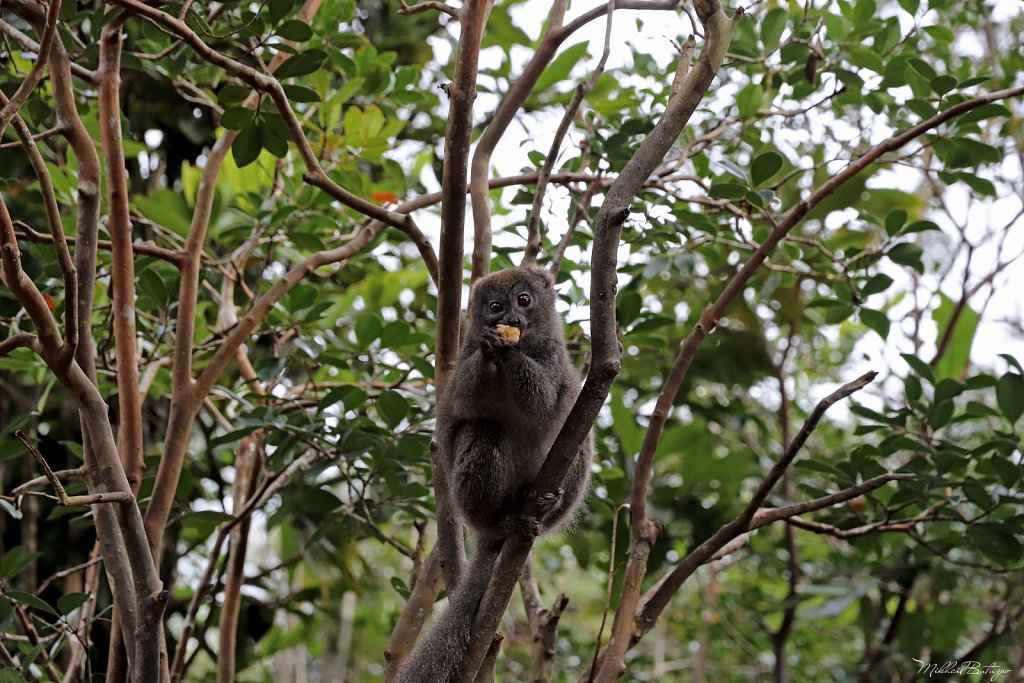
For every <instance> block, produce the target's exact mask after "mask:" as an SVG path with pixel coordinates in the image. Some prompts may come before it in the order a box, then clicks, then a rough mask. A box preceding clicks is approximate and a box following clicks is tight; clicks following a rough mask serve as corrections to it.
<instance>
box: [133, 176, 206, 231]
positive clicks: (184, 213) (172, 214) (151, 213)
mask: <svg viewBox="0 0 1024 683" xmlns="http://www.w3.org/2000/svg"><path fill="white" fill-rule="evenodd" d="M132 201H133V202H134V204H135V208H137V209H138V210H139V213H141V214H142V215H143V216H145V217H146V218H148V219H149V220H151V221H153V222H154V223H156V224H158V225H162V226H163V227H165V228H167V229H168V230H171V231H172V232H175V233H177V234H179V235H182V236H185V235H187V234H188V229H189V226H190V225H191V223H192V209H191V208H189V206H188V203H187V202H186V201H185V197H184V195H182V193H181V192H175V191H173V190H168V189H166V188H161V189H159V190H155V191H154V192H152V193H151V194H149V195H148V196H135V197H134V198H133V200H132Z"/></svg>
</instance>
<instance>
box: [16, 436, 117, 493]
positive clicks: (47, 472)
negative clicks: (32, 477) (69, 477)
mask: <svg viewBox="0 0 1024 683" xmlns="http://www.w3.org/2000/svg"><path fill="white" fill-rule="evenodd" d="M14 437H15V438H16V439H18V441H21V443H23V444H24V445H25V450H27V451H28V452H29V454H31V455H32V457H33V458H34V459H35V461H36V462H37V463H39V467H40V468H41V469H42V470H43V476H45V477H46V480H47V481H48V482H50V486H52V487H53V490H54V491H55V492H56V494H57V497H56V500H57V501H59V502H60V504H61V505H64V506H68V505H93V504H95V503H128V502H132V501H134V500H135V498H134V497H133V496H132V495H131V494H127V495H126V494H125V493H123V492H122V491H111V492H109V493H95V494H92V495H88V496H69V495H68V494H67V491H65V490H64V485H63V484H61V483H60V477H58V476H57V475H56V474H54V472H53V470H51V469H50V465H49V464H48V463H47V462H46V458H44V457H43V454H42V453H40V452H39V449H38V448H36V447H35V446H34V445H33V444H32V442H31V441H29V440H28V437H27V436H25V432H23V431H21V430H20V429H18V430H15V432H14ZM26 495H31V494H29V493H26ZM46 497H47V498H52V496H46Z"/></svg>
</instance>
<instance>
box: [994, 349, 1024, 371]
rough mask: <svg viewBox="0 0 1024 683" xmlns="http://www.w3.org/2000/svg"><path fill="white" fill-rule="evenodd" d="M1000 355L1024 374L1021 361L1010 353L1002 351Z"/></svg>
mask: <svg viewBox="0 0 1024 683" xmlns="http://www.w3.org/2000/svg"><path fill="white" fill-rule="evenodd" d="M999 357H1000V358H1002V359H1003V360H1005V361H1006V362H1007V363H1009V364H1010V365H1011V366H1013V367H1015V368H1017V372H1018V373H1020V374H1022V375H1024V366H1022V365H1021V364H1020V361H1019V360H1017V359H1016V358H1014V357H1013V356H1011V355H1010V354H1008V353H1000V354H999Z"/></svg>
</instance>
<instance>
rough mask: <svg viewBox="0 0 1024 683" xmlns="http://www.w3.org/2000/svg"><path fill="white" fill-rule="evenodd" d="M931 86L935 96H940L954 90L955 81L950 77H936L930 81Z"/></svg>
mask: <svg viewBox="0 0 1024 683" xmlns="http://www.w3.org/2000/svg"><path fill="white" fill-rule="evenodd" d="M931 86H932V90H934V91H935V93H936V94H937V95H940V96H941V95H945V94H946V93H948V92H949V91H950V90H952V89H953V88H955V87H956V86H957V80H956V79H955V78H953V77H952V76H946V75H943V76H936V77H935V78H933V79H932V80H931Z"/></svg>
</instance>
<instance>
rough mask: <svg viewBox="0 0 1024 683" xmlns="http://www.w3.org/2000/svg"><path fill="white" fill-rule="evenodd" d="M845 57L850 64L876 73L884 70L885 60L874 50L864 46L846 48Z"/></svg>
mask: <svg viewBox="0 0 1024 683" xmlns="http://www.w3.org/2000/svg"><path fill="white" fill-rule="evenodd" d="M847 57H848V58H849V60H850V64H853V65H854V66H856V67H859V68H861V69H868V70H870V71H874V72H875V73H876V74H880V73H884V72H885V62H883V61H882V58H881V57H879V56H878V54H877V53H876V52H875V51H874V50H869V49H867V48H864V47H851V48H849V49H848V50H847Z"/></svg>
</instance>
